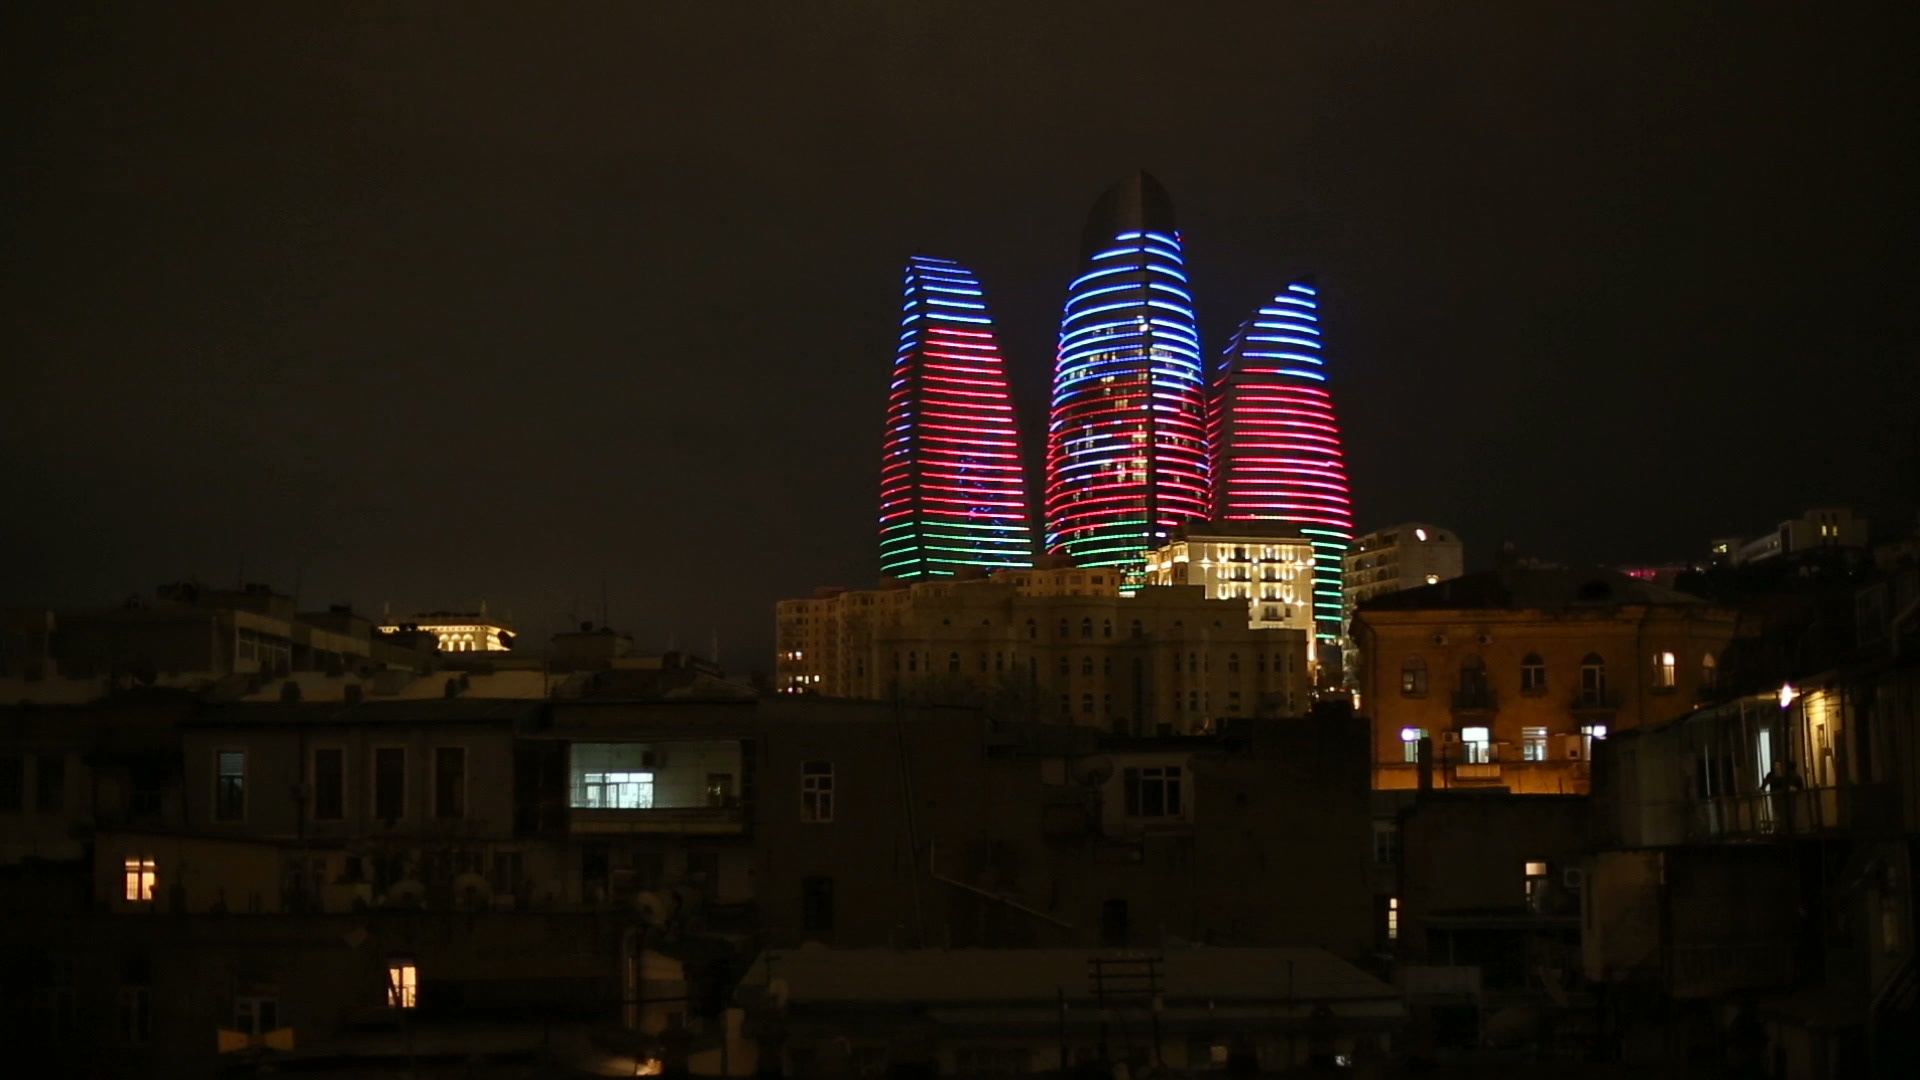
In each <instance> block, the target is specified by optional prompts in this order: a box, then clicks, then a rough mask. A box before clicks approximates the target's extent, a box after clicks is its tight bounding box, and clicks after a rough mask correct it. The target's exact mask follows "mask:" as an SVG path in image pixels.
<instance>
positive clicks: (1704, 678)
mask: <svg viewBox="0 0 1920 1080" xmlns="http://www.w3.org/2000/svg"><path fill="white" fill-rule="evenodd" d="M1719 686H1720V661H1718V660H1715V659H1714V658H1713V654H1712V653H1708V654H1706V655H1705V656H1702V657H1701V658H1700V689H1702V690H1714V689H1718V688H1719Z"/></svg>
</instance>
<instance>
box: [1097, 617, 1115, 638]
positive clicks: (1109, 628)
mask: <svg viewBox="0 0 1920 1080" xmlns="http://www.w3.org/2000/svg"><path fill="white" fill-rule="evenodd" d="M1100 636H1101V637H1112V636H1113V620H1112V619H1101V620H1100Z"/></svg>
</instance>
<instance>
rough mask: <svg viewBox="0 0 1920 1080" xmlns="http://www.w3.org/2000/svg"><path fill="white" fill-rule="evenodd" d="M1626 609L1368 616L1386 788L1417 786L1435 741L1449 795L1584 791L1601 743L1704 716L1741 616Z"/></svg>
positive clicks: (1365, 676)
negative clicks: (1484, 789) (1421, 756)
mask: <svg viewBox="0 0 1920 1080" xmlns="http://www.w3.org/2000/svg"><path fill="white" fill-rule="evenodd" d="M1476 576H1477V575H1476ZM1463 580H1470V579H1463ZM1413 595H1414V594H1411V593H1407V594H1401V596H1399V597H1395V598H1393V599H1394V600H1400V599H1401V598H1402V597H1411V596H1413ZM1621 600H1622V602H1617V603H1614V602H1593V603H1580V604H1554V605H1542V606H1531V605H1527V606H1520V607H1515V608H1499V607H1480V606H1465V605H1460V606H1442V605H1444V604H1445V601H1444V600H1443V599H1440V598H1435V599H1434V600H1433V601H1431V603H1432V605H1433V606H1426V604H1425V603H1423V604H1422V605H1421V606H1419V607H1417V608H1416V607H1412V606H1408V607H1402V608H1398V609H1393V610H1382V609H1379V607H1378V605H1376V606H1375V607H1374V608H1364V607H1363V608H1362V609H1361V610H1360V611H1359V613H1358V614H1357V615H1356V617H1355V619H1354V623H1353V634H1354V639H1355V643H1356V644H1357V645H1358V647H1359V650H1360V653H1361V657H1362V667H1361V671H1360V686H1361V689H1362V694H1361V700H1362V701H1363V702H1364V707H1365V711H1366V712H1367V714H1368V715H1370V716H1371V717H1372V727H1373V743H1374V786H1375V787H1376V788H1383V789H1395V788H1412V787H1415V786H1416V785H1417V782H1418V764H1417V761H1418V744H1419V740H1420V739H1421V738H1422V737H1426V738H1428V739H1431V740H1432V742H1431V745H1432V748H1433V761H1434V770H1433V776H1434V779H1433V783H1434V786H1436V787H1478V786H1497V787H1505V788H1507V789H1509V790H1511V791H1514V792H1517V793H1521V794H1583V793H1585V792H1586V791H1587V790H1588V783H1589V769H1588V761H1589V756H1590V754H1591V751H1592V744H1593V740H1594V739H1596V738H1605V737H1606V735H1607V734H1608V733H1610V732H1618V731H1625V730H1630V729H1634V728H1640V727H1654V726H1659V725H1662V724H1665V723H1668V722H1670V721H1673V720H1675V719H1678V718H1680V717H1683V716H1686V715H1687V714H1688V713H1690V712H1692V711H1693V710H1694V709H1695V708H1696V707H1697V705H1698V703H1699V702H1700V701H1701V699H1702V698H1703V697H1704V696H1706V695H1707V694H1708V693H1709V692H1710V691H1712V690H1713V689H1714V688H1715V686H1716V684H1717V682H1718V678H1719V659H1720V656H1721V654H1722V653H1723V652H1724V650H1725V648H1726V646H1727V643H1728V641H1729V640H1731V638H1732V635H1733V626H1734V622H1733V620H1734V616H1733V613H1732V612H1731V611H1728V610H1725V609H1721V608H1716V607H1713V606H1712V605H1709V604H1707V603H1706V602H1704V601H1698V600H1694V599H1692V598H1683V597H1681V596H1680V595H1679V594H1669V598H1668V599H1666V600H1664V601H1652V602H1648V601H1644V600H1643V601H1642V602H1634V598H1632V597H1629V596H1622V597H1621Z"/></svg>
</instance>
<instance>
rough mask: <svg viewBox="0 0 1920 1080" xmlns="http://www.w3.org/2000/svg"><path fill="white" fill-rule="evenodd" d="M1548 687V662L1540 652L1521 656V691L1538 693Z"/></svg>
mask: <svg viewBox="0 0 1920 1080" xmlns="http://www.w3.org/2000/svg"><path fill="white" fill-rule="evenodd" d="M1546 688H1547V664H1546V661H1544V660H1542V659H1540V654H1539V653H1528V654H1527V655H1526V656H1524V657H1521V658H1520V692H1521V693H1523V694H1538V693H1541V692H1542V691H1544V690H1546Z"/></svg>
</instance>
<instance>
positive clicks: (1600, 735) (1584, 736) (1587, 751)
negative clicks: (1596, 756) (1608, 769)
mask: <svg viewBox="0 0 1920 1080" xmlns="http://www.w3.org/2000/svg"><path fill="white" fill-rule="evenodd" d="M1606 737H1607V725H1605V724H1581V725H1580V754H1581V756H1582V757H1584V758H1586V759H1587V760H1589V761H1591V760H1593V740H1595V739H1604V738H1606Z"/></svg>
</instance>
